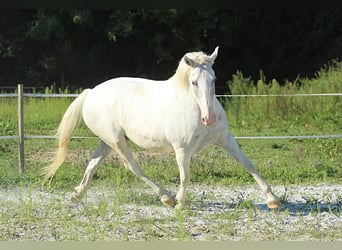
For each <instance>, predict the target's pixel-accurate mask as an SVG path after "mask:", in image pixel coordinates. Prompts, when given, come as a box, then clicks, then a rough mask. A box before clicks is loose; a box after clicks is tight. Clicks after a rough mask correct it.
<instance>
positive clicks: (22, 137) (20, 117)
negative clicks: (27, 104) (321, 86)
mask: <svg viewBox="0 0 342 250" xmlns="http://www.w3.org/2000/svg"><path fill="white" fill-rule="evenodd" d="M23 89H24V88H23V85H22V84H19V85H18V93H13V94H0V98H13V97H16V98H18V135H8V136H0V140H18V148H19V173H22V172H24V170H25V168H24V140H25V139H55V138H56V137H55V136H51V135H24V124H23V105H22V104H23V97H33V98H66V97H72V98H74V97H77V96H78V95H79V94H38V93H35V94H32V93H23ZM310 96H312V97H317V96H342V93H313V94H270V95H257V94H255V95H216V97H310ZM72 138H77V139H87V138H96V137H89V136H88V137H86V136H73V137H72ZM234 138H235V139H248V140H255V139H257V140H260V139H263V140H265V139H266V140H276V139H277V140H278V139H329V138H342V134H331V135H273V136H234Z"/></svg>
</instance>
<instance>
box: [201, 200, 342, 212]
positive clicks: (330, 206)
mask: <svg viewBox="0 0 342 250" xmlns="http://www.w3.org/2000/svg"><path fill="white" fill-rule="evenodd" d="M204 207H205V209H208V210H221V209H222V210H227V209H228V210H229V209H255V208H256V209H258V210H260V211H270V212H271V211H276V212H287V213H289V214H290V215H291V216H306V215H309V214H311V213H323V212H327V213H330V214H341V213H342V202H330V203H325V202H319V201H317V202H284V203H282V205H281V208H280V209H275V210H274V209H270V208H268V207H267V205H266V204H253V203H249V204H239V203H229V202H227V203H225V202H206V204H205V205H204Z"/></svg>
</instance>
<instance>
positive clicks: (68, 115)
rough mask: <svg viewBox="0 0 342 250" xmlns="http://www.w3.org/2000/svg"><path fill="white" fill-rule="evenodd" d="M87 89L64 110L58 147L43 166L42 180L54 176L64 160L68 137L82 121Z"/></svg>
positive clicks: (59, 129)
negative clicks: (46, 164)
mask: <svg viewBox="0 0 342 250" xmlns="http://www.w3.org/2000/svg"><path fill="white" fill-rule="evenodd" d="M88 91H89V89H86V90H84V91H83V92H82V93H81V94H80V95H79V96H78V97H77V98H76V99H75V100H74V101H73V102H72V103H71V104H70V106H69V107H68V109H67V110H66V111H65V113H64V115H63V118H62V121H61V122H60V124H59V126H58V131H57V134H56V135H57V138H58V149H57V153H56V158H55V160H54V161H53V163H51V164H50V165H49V166H47V167H45V168H44V169H43V171H42V175H44V176H45V178H44V182H46V181H47V180H48V179H50V178H51V177H53V176H54V174H55V173H56V171H57V170H58V168H59V167H60V166H61V165H62V163H63V162H64V160H65V156H66V153H67V149H68V145H69V142H70V138H71V136H72V133H73V132H74V130H75V129H76V128H77V127H78V125H79V124H80V123H81V122H82V107H83V102H84V99H85V97H86V96H87V94H88Z"/></svg>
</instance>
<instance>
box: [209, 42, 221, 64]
mask: <svg viewBox="0 0 342 250" xmlns="http://www.w3.org/2000/svg"><path fill="white" fill-rule="evenodd" d="M218 49H219V46H217V47H216V48H215V50H214V52H213V53H212V54H211V55H210V60H211V61H212V62H213V63H214V61H215V59H216V57H217V54H218Z"/></svg>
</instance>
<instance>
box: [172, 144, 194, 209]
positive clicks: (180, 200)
mask: <svg viewBox="0 0 342 250" xmlns="http://www.w3.org/2000/svg"><path fill="white" fill-rule="evenodd" d="M175 152H176V159H177V164H178V167H179V175H180V186H179V190H178V193H177V195H176V200H177V205H176V208H177V209H182V208H183V207H184V206H185V191H186V187H187V186H188V184H189V181H190V159H191V156H190V155H188V154H186V152H185V149H184V148H179V149H175Z"/></svg>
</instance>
